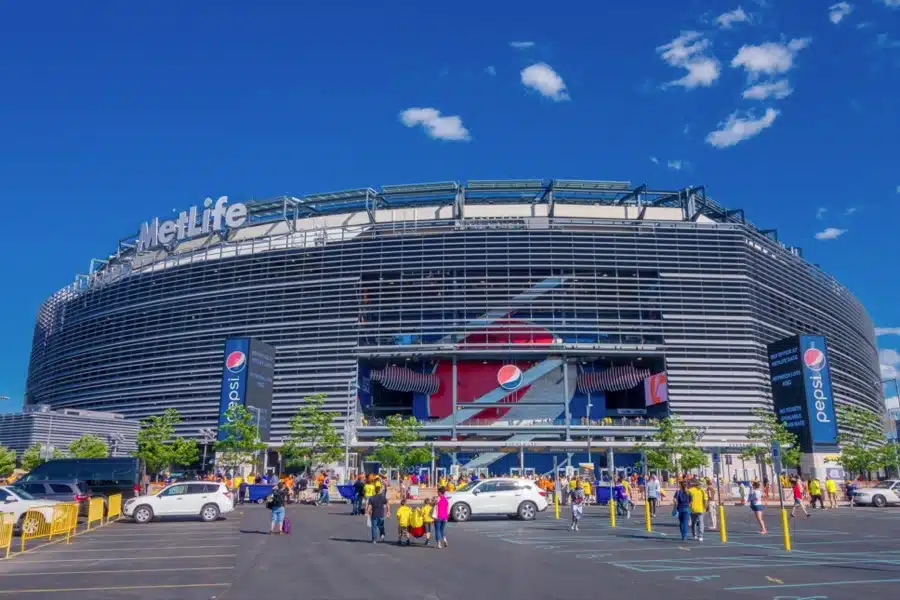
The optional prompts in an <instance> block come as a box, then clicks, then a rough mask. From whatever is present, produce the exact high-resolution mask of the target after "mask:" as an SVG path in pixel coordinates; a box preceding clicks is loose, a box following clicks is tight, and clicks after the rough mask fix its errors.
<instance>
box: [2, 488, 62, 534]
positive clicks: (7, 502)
mask: <svg viewBox="0 0 900 600" xmlns="http://www.w3.org/2000/svg"><path fill="white" fill-rule="evenodd" d="M54 504H58V502H57V501H56V500H38V499H37V498H35V497H34V496H32V495H31V494H29V493H28V492H26V491H25V490H23V489H22V488H20V487H16V486H15V485H3V486H0V513H12V515H13V517H12V518H13V529H14V530H15V531H18V532H23V531H24V532H26V533H29V534H32V533H36V532H37V530H38V529H39V528H40V527H41V526H42V525H43V524H44V523H50V522H51V521H53V505H54ZM29 509H35V511H36V512H39V513H40V514H41V515H43V516H42V517H39V516H37V515H35V513H34V512H32V513H31V514H32V515H33V517H31V518H29V519H28V520H27V521H26V520H25V513H26V512H28V510H29ZM41 519H43V523H42V522H41Z"/></svg>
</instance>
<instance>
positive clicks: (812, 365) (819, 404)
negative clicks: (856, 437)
mask: <svg viewBox="0 0 900 600" xmlns="http://www.w3.org/2000/svg"><path fill="white" fill-rule="evenodd" d="M800 351H801V352H802V358H803V360H802V361H801V363H802V365H803V381H804V385H805V386H806V402H807V405H808V408H807V411H808V414H809V425H810V434H811V435H810V437H811V440H812V443H813V446H815V445H816V444H826V445H831V444H837V435H838V430H837V422H836V420H835V414H834V413H835V410H834V394H832V392H831V371H830V370H829V364H828V347H827V345H826V342H825V337H824V336H821V335H801V336H800Z"/></svg>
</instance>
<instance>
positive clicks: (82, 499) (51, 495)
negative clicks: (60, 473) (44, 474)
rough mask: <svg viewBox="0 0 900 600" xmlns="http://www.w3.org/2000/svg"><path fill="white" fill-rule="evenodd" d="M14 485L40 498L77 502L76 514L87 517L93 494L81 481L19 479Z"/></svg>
mask: <svg viewBox="0 0 900 600" xmlns="http://www.w3.org/2000/svg"><path fill="white" fill-rule="evenodd" d="M16 487H19V488H21V489H23V490H25V491H26V492H28V493H29V494H31V495H32V496H34V497H35V498H38V499H40V500H57V501H59V502H77V503H78V514H79V515H80V516H82V517H87V515H88V505H89V503H90V500H91V497H92V496H93V494H92V493H91V489H90V488H89V487H88V485H87V483H85V482H83V481H56V480H46V481H20V482H18V483H17V484H16Z"/></svg>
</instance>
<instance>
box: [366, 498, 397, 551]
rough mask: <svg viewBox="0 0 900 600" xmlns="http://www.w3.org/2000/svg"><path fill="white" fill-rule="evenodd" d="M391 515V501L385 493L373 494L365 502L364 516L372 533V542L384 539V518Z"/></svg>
mask: <svg viewBox="0 0 900 600" xmlns="http://www.w3.org/2000/svg"><path fill="white" fill-rule="evenodd" d="M390 516H391V503H390V502H388V499H387V494H375V495H374V496H371V497H370V498H369V501H368V502H367V503H366V517H367V518H368V520H369V529H370V532H371V534H372V543H373V544H374V543H376V542H379V541H381V542H383V541H384V520H385V519H387V518H389V517H390Z"/></svg>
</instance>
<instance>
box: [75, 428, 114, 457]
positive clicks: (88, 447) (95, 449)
mask: <svg viewBox="0 0 900 600" xmlns="http://www.w3.org/2000/svg"><path fill="white" fill-rule="evenodd" d="M69 454H70V455H71V456H72V458H106V457H107V456H109V446H107V445H106V442H105V441H103V438H101V437H100V436H97V435H94V434H92V433H86V434H84V435H83V436H81V437H80V438H78V439H77V440H75V441H74V442H72V443H71V444H69Z"/></svg>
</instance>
